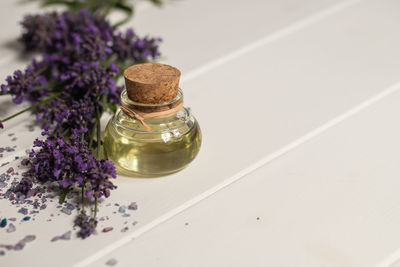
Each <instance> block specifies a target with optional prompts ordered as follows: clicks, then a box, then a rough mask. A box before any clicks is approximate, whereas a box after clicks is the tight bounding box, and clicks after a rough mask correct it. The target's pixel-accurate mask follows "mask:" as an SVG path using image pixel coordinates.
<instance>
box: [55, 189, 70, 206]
mask: <svg viewBox="0 0 400 267" xmlns="http://www.w3.org/2000/svg"><path fill="white" fill-rule="evenodd" d="M69 190H70V186H68V187H67V188H63V189H62V190H61V194H60V199H59V200H58V203H60V204H62V203H64V201H65V198H66V197H67V194H68V192H69Z"/></svg>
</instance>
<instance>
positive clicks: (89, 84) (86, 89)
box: [60, 61, 120, 103]
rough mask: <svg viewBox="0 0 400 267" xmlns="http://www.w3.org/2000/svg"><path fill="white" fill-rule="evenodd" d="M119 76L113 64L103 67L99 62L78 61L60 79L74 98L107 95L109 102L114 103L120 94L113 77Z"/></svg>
mask: <svg viewBox="0 0 400 267" xmlns="http://www.w3.org/2000/svg"><path fill="white" fill-rule="evenodd" d="M119 74H120V73H119V69H118V68H117V67H116V66H115V65H114V64H111V65H110V66H109V67H104V66H102V65H100V63H99V62H86V61H78V62H75V63H74V64H73V65H72V66H70V67H68V69H66V70H65V72H64V73H63V74H62V75H61V76H60V79H61V81H63V82H64V83H65V84H66V85H65V89H66V90H67V91H68V92H69V93H70V94H71V95H72V96H73V97H74V98H79V99H80V98H88V97H91V98H97V97H98V96H100V95H107V96H108V97H109V100H110V101H111V102H113V101H114V103H116V102H115V101H118V98H119V93H120V92H119V90H118V89H117V85H116V83H115V76H117V75H119ZM92 100H94V99H92Z"/></svg>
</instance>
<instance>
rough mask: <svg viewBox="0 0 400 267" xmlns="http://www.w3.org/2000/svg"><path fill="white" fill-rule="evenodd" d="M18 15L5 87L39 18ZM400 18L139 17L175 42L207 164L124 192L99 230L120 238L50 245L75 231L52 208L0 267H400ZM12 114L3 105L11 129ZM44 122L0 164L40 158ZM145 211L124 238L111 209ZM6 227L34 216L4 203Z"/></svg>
mask: <svg viewBox="0 0 400 267" xmlns="http://www.w3.org/2000/svg"><path fill="white" fill-rule="evenodd" d="M14 2H15V1H11V0H8V1H2V2H1V3H0V12H1V14H0V23H1V25H2V31H1V32H0V77H5V76H6V75H8V74H10V73H11V72H12V71H13V70H14V69H16V68H23V66H25V64H26V62H27V61H26V59H24V58H21V57H20V53H19V50H18V49H15V45H14V43H13V39H15V38H16V37H17V36H18V34H19V27H18V25H17V22H18V21H20V20H21V18H22V15H23V14H26V13H28V12H35V11H37V10H38V9H37V7H36V5H33V4H30V5H19V4H16V3H14ZM399 12H400V1H399V0H301V1H300V0H251V1H238V0H233V1H232V0H219V1H212V0H182V1H171V3H169V4H168V5H166V6H165V8H163V9H156V8H154V7H150V6H148V5H147V4H146V3H142V4H140V5H139V8H138V12H137V14H136V16H135V18H134V19H133V20H132V22H131V23H129V25H128V26H133V27H134V28H135V30H136V31H137V32H138V33H140V34H150V35H159V36H162V37H163V39H164V44H163V45H162V52H163V54H164V55H165V59H164V61H165V62H167V63H169V64H171V65H174V66H176V67H178V68H179V69H181V70H182V73H183V77H182V83H181V87H182V88H183V90H184V92H185V98H186V100H185V102H186V103H187V105H189V106H190V107H191V108H192V110H193V111H194V114H195V115H196V117H197V118H198V120H199V122H200V125H201V127H202V131H203V145H202V149H201V152H200V154H199V156H198V157H197V159H196V160H195V161H194V162H193V163H192V164H191V165H190V166H189V167H188V168H186V169H185V170H183V171H182V172H180V173H177V174H175V175H171V176H168V177H164V178H160V179H132V178H126V177H118V179H117V182H116V183H117V185H118V190H116V191H115V192H113V194H112V196H111V197H110V198H109V199H107V201H105V202H103V203H102V205H101V208H100V214H99V216H109V217H110V220H108V221H104V222H100V225H99V229H101V228H103V227H106V226H114V228H115V229H114V230H113V231H111V232H109V233H100V234H98V235H97V236H93V237H91V238H89V239H87V240H84V241H82V240H80V239H78V238H76V237H73V238H72V240H70V241H58V242H54V243H52V242H50V239H51V238H52V237H53V236H55V235H59V234H62V233H64V232H66V231H68V230H69V229H71V226H72V220H73V218H74V217H73V216H67V215H65V214H61V215H59V216H55V217H54V220H52V221H51V222H47V221H46V220H47V219H48V218H49V214H50V213H55V212H57V209H56V207H55V206H56V205H55V204H54V205H53V206H54V207H53V206H51V205H50V207H48V208H47V209H46V210H45V211H43V212H41V213H40V214H39V215H38V216H36V218H35V221H31V222H29V223H20V224H17V228H18V229H17V231H16V232H15V233H11V234H8V233H6V232H5V231H4V230H3V229H0V243H15V242H17V241H18V240H19V239H21V238H22V237H23V236H25V235H26V234H29V233H32V234H36V236H37V240H35V241H34V242H32V243H29V244H28V245H27V246H26V248H25V249H24V250H23V251H21V252H13V251H10V252H9V251H7V252H6V255H5V256H2V257H0V266H2V267H3V266H7V267H8V266H43V267H44V266H57V267H62V266H74V267H78V266H92V267H97V266H107V265H106V262H107V261H109V260H110V259H116V260H117V261H118V263H117V264H116V265H115V266H146V267H149V266H171V267H172V266H174V267H175V266H185V267H187V266H199V267H200V266H208V267H209V266H274V267H276V266H318V267H320V266H340V267H343V266H351V267H355V266H360V267H365V266H379V267H381V266H382V267H383V266H392V267H398V266H400V164H399V159H400V123H399V121H398V118H399V115H398V114H400V31H399V29H400V27H399V26H400V16H399ZM17 108H18V109H19V108H21V107H17ZM15 110H17V109H16V108H14V107H13V105H12V104H10V103H9V99H8V98H7V97H1V98H0V112H1V113H0V114H1V115H2V116H1V117H4V116H5V115H7V114H8V113H12V111H15ZM107 119H108V118H104V121H106V120H107ZM31 120H32V118H31V117H29V116H28V115H26V116H22V117H21V118H17V119H15V120H13V121H11V122H10V123H6V125H5V126H6V129H5V130H4V131H2V132H1V134H0V146H2V147H3V146H6V145H9V144H10V145H14V144H15V145H17V148H16V151H15V152H14V153H9V154H7V155H5V156H4V157H3V158H1V159H0V160H1V161H0V163H2V162H3V161H7V160H12V159H13V158H14V157H15V156H19V155H21V156H22V155H24V153H25V150H26V149H27V148H30V147H31V144H32V141H33V140H34V138H35V137H36V136H38V135H39V133H40V130H39V129H36V130H35V132H33V133H32V132H29V131H28V130H27V127H26V125H27V124H29V123H30V121H31ZM9 133H16V136H17V137H18V140H17V141H15V142H14V143H13V142H11V141H10V138H9V137H8V134H9ZM12 164H15V165H16V163H11V165H7V166H5V167H2V169H0V171H1V172H4V170H6V168H9V167H10V166H12ZM132 201H136V202H137V203H138V206H139V209H138V210H137V211H134V212H132V213H131V214H132V216H131V217H129V220H128V224H127V225H129V230H128V231H127V232H125V233H121V232H120V229H121V228H123V227H124V222H125V221H127V219H126V218H123V217H121V216H120V215H119V214H118V213H117V214H114V213H113V212H115V211H116V210H117V207H115V206H114V205H111V206H106V205H107V204H108V203H112V204H114V203H124V204H125V205H126V204H129V203H130V202H132ZM4 216H7V217H12V216H15V217H18V218H20V217H21V214H18V213H17V209H16V208H15V207H13V206H10V205H9V203H8V202H5V201H1V202H0V217H4ZM134 221H137V222H138V223H137V225H135V226H133V225H132V222H134Z"/></svg>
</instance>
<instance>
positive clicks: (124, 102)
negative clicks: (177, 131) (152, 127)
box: [121, 89, 183, 118]
mask: <svg viewBox="0 0 400 267" xmlns="http://www.w3.org/2000/svg"><path fill="white" fill-rule="evenodd" d="M182 105H183V93H182V90H181V89H179V90H178V93H177V95H176V97H175V98H174V99H172V100H171V101H169V102H165V103H160V104H144V103H139V102H135V101H132V100H131V99H129V98H128V94H127V92H126V89H125V90H124V91H122V93H121V106H122V107H125V108H126V109H128V110H133V111H134V112H136V113H139V114H142V115H146V114H148V115H149V116H144V117H154V118H157V117H160V118H162V117H169V116H173V115H174V114H176V113H177V112H178V111H179V110H180V108H181V107H182ZM124 112H125V111H124ZM125 113H126V112H125ZM169 113H171V114H169ZM150 114H153V116H152V115H150Z"/></svg>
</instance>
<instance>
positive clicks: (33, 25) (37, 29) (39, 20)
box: [20, 12, 59, 51]
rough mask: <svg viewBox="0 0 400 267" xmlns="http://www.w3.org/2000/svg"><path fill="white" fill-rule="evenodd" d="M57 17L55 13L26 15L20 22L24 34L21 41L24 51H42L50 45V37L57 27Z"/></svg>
mask: <svg viewBox="0 0 400 267" xmlns="http://www.w3.org/2000/svg"><path fill="white" fill-rule="evenodd" d="M58 17H59V15H58V14H57V13H56V12H51V13H46V14H42V15H28V16H26V17H25V18H24V20H23V21H22V22H21V24H22V27H23V28H24V30H25V31H24V33H23V34H22V36H21V39H20V40H21V41H22V42H23V43H24V45H25V48H26V50H28V51H32V50H44V49H45V47H49V46H51V45H52V41H53V40H52V36H53V32H54V30H55V27H56V25H57V20H58Z"/></svg>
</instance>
